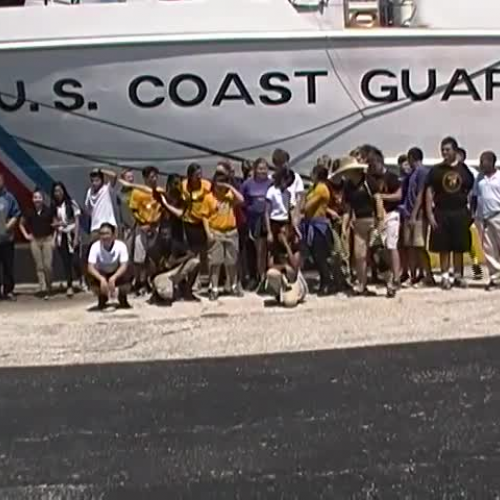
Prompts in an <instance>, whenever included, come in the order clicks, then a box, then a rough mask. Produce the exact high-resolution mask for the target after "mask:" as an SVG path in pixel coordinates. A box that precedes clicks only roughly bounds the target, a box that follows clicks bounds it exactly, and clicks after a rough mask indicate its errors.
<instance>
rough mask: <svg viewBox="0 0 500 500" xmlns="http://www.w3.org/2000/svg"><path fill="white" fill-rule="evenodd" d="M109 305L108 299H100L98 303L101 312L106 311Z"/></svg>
mask: <svg viewBox="0 0 500 500" xmlns="http://www.w3.org/2000/svg"><path fill="white" fill-rule="evenodd" d="M107 305H108V298H107V297H99V299H98V302H97V309H99V311H102V310H104V309H106V306H107Z"/></svg>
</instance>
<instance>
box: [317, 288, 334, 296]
mask: <svg viewBox="0 0 500 500" xmlns="http://www.w3.org/2000/svg"><path fill="white" fill-rule="evenodd" d="M336 293H337V289H336V288H335V287H334V286H333V285H326V286H322V287H320V289H319V290H318V293H317V295H318V297H328V296H330V295H335V294H336Z"/></svg>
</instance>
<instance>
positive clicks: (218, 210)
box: [203, 191, 236, 232]
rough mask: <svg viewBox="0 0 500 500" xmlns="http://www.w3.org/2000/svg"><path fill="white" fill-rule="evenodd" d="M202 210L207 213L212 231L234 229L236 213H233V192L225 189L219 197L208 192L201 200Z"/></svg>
mask: <svg viewBox="0 0 500 500" xmlns="http://www.w3.org/2000/svg"><path fill="white" fill-rule="evenodd" d="M203 203H204V207H203V210H204V212H205V213H206V214H207V215H206V216H207V219H208V224H209V225H210V229H213V230H214V231H221V232H226V231H231V230H233V229H236V215H235V214H234V208H233V207H234V194H233V193H232V192H231V191H227V192H226V194H225V195H224V196H223V197H222V198H219V197H217V196H216V195H215V194H214V193H209V194H208V195H207V196H205V199H204V201H203Z"/></svg>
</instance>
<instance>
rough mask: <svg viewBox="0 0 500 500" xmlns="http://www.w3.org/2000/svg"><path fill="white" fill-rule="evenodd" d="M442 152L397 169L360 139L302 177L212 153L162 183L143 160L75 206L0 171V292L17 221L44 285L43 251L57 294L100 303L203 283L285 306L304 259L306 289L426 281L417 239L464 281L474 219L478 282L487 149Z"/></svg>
mask: <svg viewBox="0 0 500 500" xmlns="http://www.w3.org/2000/svg"><path fill="white" fill-rule="evenodd" d="M441 154H442V162H441V163H439V164H438V165H435V166H432V167H431V166H428V165H426V163H425V161H424V156H423V152H422V151H421V150H420V149H419V148H418V147H413V148H411V149H410V150H409V151H408V152H407V154H404V155H401V156H400V158H399V159H398V170H397V171H395V170H393V169H389V168H387V167H386V165H385V161H384V156H383V153H382V152H381V151H380V150H379V149H378V148H376V147H374V146H371V145H363V146H360V147H359V148H356V149H355V150H353V151H352V152H351V153H350V155H349V156H346V157H343V158H339V159H333V158H330V157H328V156H323V157H321V158H318V160H317V162H316V164H315V165H314V167H313V168H312V172H311V175H310V179H309V180H308V181H307V182H306V186H305V185H304V180H303V179H302V177H301V176H300V175H298V173H296V172H294V170H293V169H292V168H291V167H290V156H289V154H288V153H287V152H286V151H284V150H282V149H277V150H275V151H274V152H273V154H272V158H271V162H270V163H269V162H268V160H267V159H265V158H259V159H257V160H256V161H254V162H253V163H250V162H244V163H243V164H242V166H241V175H240V176H238V175H237V174H236V172H235V169H234V167H233V165H232V164H231V163H230V162H229V161H226V160H224V161H220V162H219V163H218V164H217V166H216V169H215V174H214V175H213V177H212V178H211V180H208V179H206V178H204V177H203V172H202V169H201V167H200V166H199V165H198V164H196V163H192V164H190V165H189V166H188V167H187V172H186V177H185V178H182V177H181V176H179V175H169V176H168V178H167V181H166V185H165V186H160V185H159V179H160V172H159V171H158V169H157V168H155V167H153V166H151V167H146V168H144V169H143V171H142V180H141V182H136V179H135V178H134V177H135V175H134V171H132V170H125V171H123V172H121V173H120V174H117V173H116V172H114V171H108V170H101V169H96V170H93V171H92V172H91V173H90V187H89V189H88V192H87V195H86V198H85V203H84V205H83V206H82V207H79V205H78V204H77V203H76V202H75V201H74V200H73V199H72V198H71V196H70V194H69V193H68V190H67V189H66V187H65V186H64V184H63V183H60V182H56V183H55V184H54V186H53V188H52V192H51V193H50V200H49V201H47V200H46V195H45V193H43V192H41V191H40V190H39V189H35V191H34V192H33V196H32V206H30V207H23V210H21V208H20V207H19V205H18V203H17V201H16V199H15V197H14V196H13V195H12V194H11V193H10V192H9V191H8V190H7V189H6V187H5V185H4V180H3V178H2V177H1V175H0V267H1V276H2V279H1V282H0V285H1V287H0V293H1V296H2V298H4V299H8V300H15V295H14V271H13V270H14V256H15V235H16V231H17V230H19V231H20V233H21V234H22V236H23V238H24V239H25V240H27V241H28V242H29V244H30V246H31V252H32V255H33V260H34V262H35V266H36V271H37V276H38V283H39V295H40V296H41V297H42V298H44V299H47V298H49V296H50V294H51V293H52V270H53V255H54V251H55V253H56V254H57V255H58V256H59V258H60V262H61V264H62V269H63V272H64V276H65V281H66V293H67V296H68V297H72V296H73V293H74V290H75V287H78V288H80V289H86V288H87V287H89V288H90V289H91V290H92V291H93V292H94V293H95V295H96V296H97V298H98V305H97V306H98V308H99V309H104V308H106V307H107V306H108V304H109V303H110V302H111V301H115V300H117V302H118V306H119V307H122V308H128V307H130V304H129V301H128V295H129V294H130V293H135V294H136V295H139V296H141V295H146V294H147V295H148V297H149V300H150V301H151V302H153V303H157V304H171V303H172V302H174V301H177V300H186V301H199V300H200V294H201V293H204V292H205V289H206V294H207V297H208V299H209V300H211V301H216V300H217V299H218V298H219V296H220V294H221V293H225V294H230V295H233V296H236V297H241V296H242V295H243V294H244V293H245V291H252V292H256V293H258V294H262V295H271V296H272V297H274V298H275V299H276V301H277V302H278V303H280V304H282V305H284V306H288V307H293V306H296V305H297V304H300V303H301V302H303V301H304V300H305V298H306V295H307V294H308V293H310V292H309V290H310V286H308V282H309V283H310V282H311V280H306V279H305V277H304V274H305V275H306V276H307V277H310V276H313V272H314V271H316V273H317V275H318V276H319V280H317V286H315V290H314V292H315V293H317V295H318V296H330V295H334V294H337V293H341V292H342V293H346V294H348V295H350V296H372V295H374V294H375V291H374V289H373V287H371V284H372V283H377V282H379V283H382V284H385V287H386V295H387V297H389V298H392V297H395V296H396V294H397V293H398V291H399V290H400V289H401V288H404V287H409V286H418V287H427V286H428V287H432V286H436V283H435V281H434V275H433V270H432V267H431V261H430V257H429V251H432V252H436V253H437V254H439V259H440V267H441V279H440V286H441V287H442V288H443V289H446V290H448V289H450V288H452V287H460V288H462V287H466V286H467V280H466V279H465V277H464V254H467V253H471V257H472V262H473V271H474V277H475V278H481V271H482V269H481V266H480V265H479V263H478V261H477V252H475V251H474V248H473V246H472V240H471V225H472V223H473V222H474V221H475V223H476V226H477V229H478V231H479V234H480V239H481V242H482V245H483V251H484V255H485V259H486V266H487V269H488V274H489V281H488V285H487V289H488V290H490V289H492V288H494V287H496V286H497V285H500V281H499V278H500V174H499V173H498V172H497V170H496V156H495V154H494V153H493V152H491V151H487V152H484V153H483V154H482V155H481V159H480V167H479V171H476V170H475V169H471V168H469V167H468V166H467V165H466V152H465V150H464V149H462V148H460V147H459V145H458V143H457V141H456V140H455V139H454V138H452V137H447V138H445V139H443V141H442V142H441ZM85 226H87V227H85ZM84 233H88V235H87V237H86V238H83V237H82V235H83V234H84ZM305 271H307V273H306V272H305ZM311 291H312V290H311Z"/></svg>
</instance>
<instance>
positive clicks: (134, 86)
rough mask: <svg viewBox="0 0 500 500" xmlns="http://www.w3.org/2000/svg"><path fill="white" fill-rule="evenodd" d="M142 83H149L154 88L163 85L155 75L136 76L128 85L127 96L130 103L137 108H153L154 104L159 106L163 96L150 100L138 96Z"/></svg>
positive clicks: (163, 98)
mask: <svg viewBox="0 0 500 500" xmlns="http://www.w3.org/2000/svg"><path fill="white" fill-rule="evenodd" d="M143 83H149V84H150V85H152V86H153V87H155V88H163V87H164V85H163V82H162V81H161V80H160V79H159V78H158V77H157V76H151V75H143V76H138V77H137V78H135V79H134V80H132V81H131V82H130V85H129V86H128V98H129V99H130V101H131V102H132V104H134V105H135V106H137V107H139V108H155V107H156V106H160V105H161V104H162V103H163V101H164V100H165V97H163V96H158V97H155V98H154V99H152V100H151V101H144V100H142V99H141V98H139V86H140V85H142V84H143Z"/></svg>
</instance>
